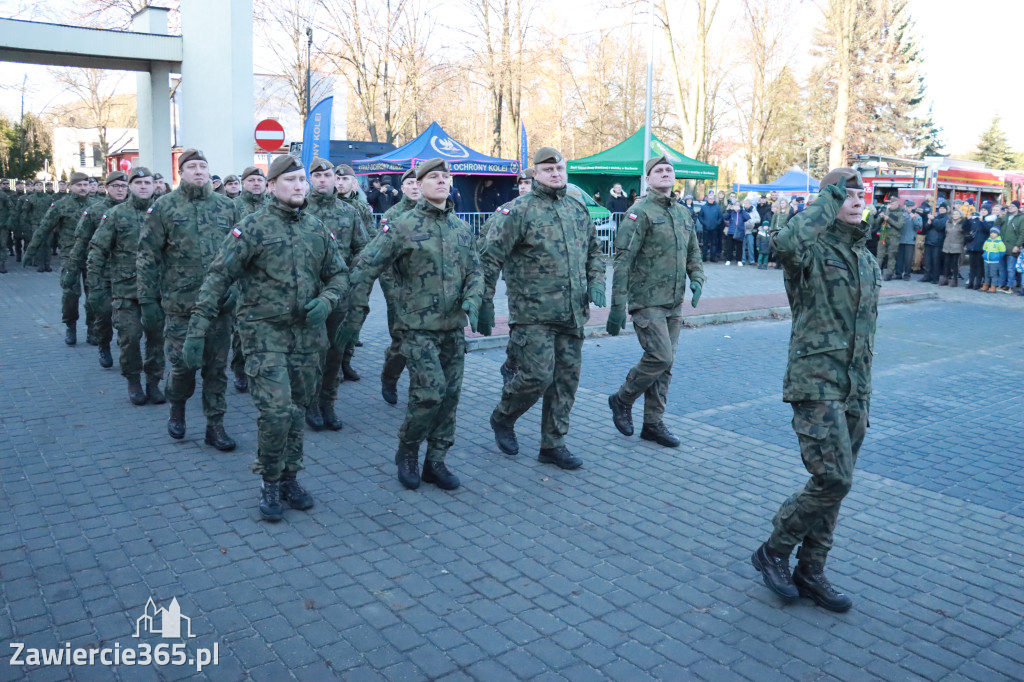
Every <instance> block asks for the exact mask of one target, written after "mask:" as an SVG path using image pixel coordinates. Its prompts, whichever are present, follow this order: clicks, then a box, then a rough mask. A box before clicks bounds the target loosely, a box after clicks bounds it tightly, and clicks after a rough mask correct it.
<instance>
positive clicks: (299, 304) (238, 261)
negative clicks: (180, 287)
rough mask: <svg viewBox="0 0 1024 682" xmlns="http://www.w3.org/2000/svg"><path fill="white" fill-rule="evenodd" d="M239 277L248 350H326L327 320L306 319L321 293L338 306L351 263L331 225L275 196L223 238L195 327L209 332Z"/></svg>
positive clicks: (241, 325) (241, 326)
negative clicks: (343, 255)
mask: <svg viewBox="0 0 1024 682" xmlns="http://www.w3.org/2000/svg"><path fill="white" fill-rule="evenodd" d="M235 282H237V284H236V286H237V287H238V302H237V304H236V319H237V321H238V337H239V340H240V341H241V343H242V351H243V352H244V353H245V354H246V355H249V354H251V353H261V352H274V353H319V352H321V351H324V350H326V348H327V326H326V325H325V324H318V325H315V326H310V325H308V324H306V309H305V306H306V304H307V303H309V302H310V301H311V300H313V299H314V298H316V297H318V296H319V297H321V298H323V299H324V300H326V301H327V302H328V303H329V304H330V305H331V306H332V307H334V306H336V305H337V304H338V301H339V300H340V299H341V297H342V295H343V294H344V292H345V290H346V289H347V288H348V268H346V267H345V261H343V260H342V259H341V255H340V254H339V253H338V247H337V245H336V243H335V239H334V237H333V236H332V235H331V233H330V231H329V230H328V229H327V228H326V227H324V224H323V223H322V222H320V220H318V219H317V218H316V217H314V216H313V215H312V214H310V213H309V212H308V211H307V210H306V205H303V207H302V208H299V209H295V208H291V207H289V206H286V205H285V204H282V203H281V202H280V201H278V200H277V199H274V198H273V197H272V198H271V200H270V203H268V204H267V207H266V209H265V210H263V211H260V212H258V213H254V214H253V215H250V216H249V217H247V218H245V219H243V220H242V222H241V223H239V224H238V225H237V226H236V227H235V228H234V229H233V230H231V232H230V234H229V235H228V236H227V237H225V238H224V242H223V246H222V247H221V249H220V253H219V255H218V256H217V259H216V260H215V261H214V262H213V265H212V266H211V267H210V274H209V275H207V277H206V281H204V282H203V286H202V288H201V289H200V290H199V296H198V299H197V300H196V305H195V310H194V311H193V313H192V320H191V322H190V323H189V334H190V335H193V334H197V333H203V332H205V331H206V329H207V327H208V326H209V325H210V321H211V320H212V319H213V318H214V317H216V316H217V314H218V312H219V310H220V303H221V301H222V300H223V299H224V296H225V295H226V294H227V291H228V287H230V286H231V285H232V283H235Z"/></svg>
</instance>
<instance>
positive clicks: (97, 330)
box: [83, 279, 114, 346]
mask: <svg viewBox="0 0 1024 682" xmlns="http://www.w3.org/2000/svg"><path fill="white" fill-rule="evenodd" d="M83 286H84V285H83ZM99 289H100V291H101V292H102V293H101V295H100V302H99V305H98V306H96V307H95V308H94V307H93V306H91V305H89V299H88V298H86V300H85V321H86V324H87V325H89V331H91V332H92V333H93V334H94V335H95V336H96V342H97V343H99V345H101V346H109V345H110V342H111V341H112V340H113V339H114V306H113V300H114V296H113V293H112V292H111V288H110V280H109V279H102V280H100V285H99ZM85 293H86V296H88V295H89V294H90V293H92V287H85ZM90 316H91V317H92V323H90V322H89V319H90Z"/></svg>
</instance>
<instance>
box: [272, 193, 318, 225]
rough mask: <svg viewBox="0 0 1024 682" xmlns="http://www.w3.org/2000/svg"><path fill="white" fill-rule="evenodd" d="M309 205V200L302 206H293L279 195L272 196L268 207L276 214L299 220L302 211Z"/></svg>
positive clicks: (287, 218)
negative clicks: (279, 197) (278, 196)
mask: <svg viewBox="0 0 1024 682" xmlns="http://www.w3.org/2000/svg"><path fill="white" fill-rule="evenodd" d="M307 206H309V202H308V201H303V202H302V206H299V207H298V208H292V207H291V206H289V205H288V204H285V203H283V202H282V201H281V200H280V199H278V198H277V197H272V198H271V199H270V203H269V204H267V207H268V208H269V209H270V211H271V212H273V213H274V214H275V215H277V216H279V217H281V218H285V219H286V220H298V219H299V218H300V217H302V212H303V211H304V210H305V209H306V207H307Z"/></svg>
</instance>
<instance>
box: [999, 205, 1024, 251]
mask: <svg viewBox="0 0 1024 682" xmlns="http://www.w3.org/2000/svg"><path fill="white" fill-rule="evenodd" d="M996 224H997V225H999V236H1000V237H1001V238H1002V240H1003V243H1004V244H1006V253H1007V255H1015V254H1014V253H1013V247H1015V246H1016V247H1020V246H1024V215H1022V214H1021V213H1017V215H1015V216H1011V215H1010V214H1009V213H1007V214H1005V215H1003V216H1002V217H1000V218H999V220H997V221H996ZM1014 260H1015V261H1016V258H1015V259H1014Z"/></svg>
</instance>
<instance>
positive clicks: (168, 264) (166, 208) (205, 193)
mask: <svg viewBox="0 0 1024 682" xmlns="http://www.w3.org/2000/svg"><path fill="white" fill-rule="evenodd" d="M149 210H150V214H149V219H148V220H147V221H146V225H145V227H143V228H142V234H141V235H140V236H139V255H138V258H137V259H136V270H137V272H138V284H139V303H151V302H154V301H160V303H161V304H162V305H163V309H164V312H165V313H167V314H168V315H188V314H190V313H191V312H192V306H193V305H194V304H195V302H196V295H198V293H199V287H200V286H202V284H203V280H204V279H206V274H207V272H208V271H209V269H210V265H212V264H213V259H214V258H216V257H217V254H218V253H219V251H220V247H221V244H223V243H224V237H226V236H227V234H228V233H229V232H230V231H231V228H232V227H234V225H235V223H237V222H238V220H239V216H238V213H239V208H238V206H237V205H235V204H234V203H233V202H232V201H231V199H228V198H227V197H226V196H224V195H223V194H216V193H215V192H214V191H213V188H212V187H211V186H210V184H209V183H207V184H206V185H205V186H203V187H195V186H194V185H187V184H185V183H182V184H181V185H179V186H178V188H177V189H176V190H174V191H173V192H170V193H168V194H165V195H164V196H162V197H160V198H159V199H157V200H156V203H154V204H153V206H152V207H151V208H150V209H149Z"/></svg>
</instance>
